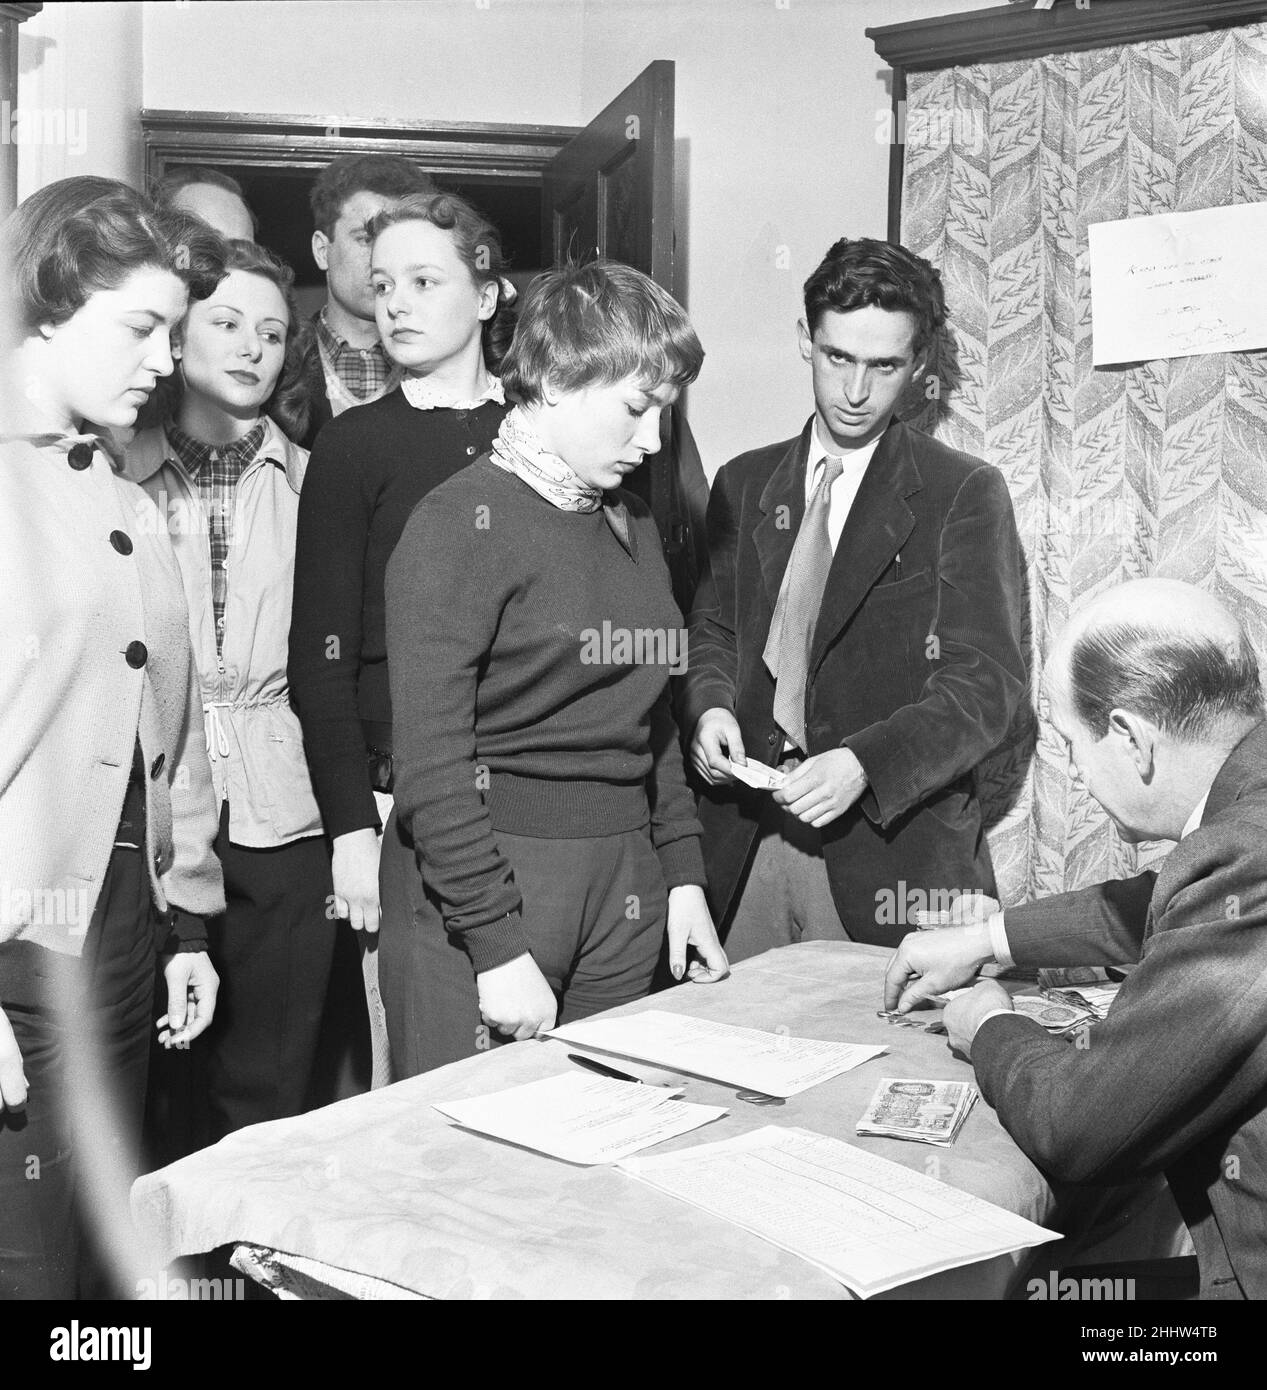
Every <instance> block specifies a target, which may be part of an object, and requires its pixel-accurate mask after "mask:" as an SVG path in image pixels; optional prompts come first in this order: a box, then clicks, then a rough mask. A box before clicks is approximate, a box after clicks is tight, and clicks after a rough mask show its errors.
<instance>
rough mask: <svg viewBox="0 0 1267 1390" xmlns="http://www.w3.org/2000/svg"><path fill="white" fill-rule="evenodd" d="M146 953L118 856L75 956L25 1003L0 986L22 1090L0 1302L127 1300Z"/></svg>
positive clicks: (127, 870)
mask: <svg viewBox="0 0 1267 1390" xmlns="http://www.w3.org/2000/svg"><path fill="white" fill-rule="evenodd" d="M142 804H143V803H142ZM142 825H143V821H142ZM140 842H141V844H144V843H145V837H144V833H143V831H142V834H141V836H140ZM155 952H156V941H155V920H154V914H153V912H152V910H151V902H150V887H149V879H148V875H147V873H146V867H145V856H144V852H143V851H141V850H136V849H115V850H114V852H113V853H112V854H111V856H110V862H109V866H108V868H107V869H106V876H105V880H104V882H103V884H102V888H101V895H100V897H99V898H98V900H97V905H96V908H95V909H94V912H93V915H92V920H91V922H90V923H89V926H88V931H87V934H86V936H85V938H84V950H83V954H82V956H81V957H80V958H79V960H77V961H74V960H68V959H61V960H50V961H49V962H48V964H49V970H48V974H47V978H46V983H47V986H48V987H47V989H45V990H43V991H41V996H42V997H41V998H40V1000H39V1002H38V1003H35V1004H32V1003H31V1001H30V1000H29V999H27V1000H26V1001H25V1002H23V1003H18V1002H12V1001H10V1000H7V999H3V998H2V994H3V978H2V977H0V1004H2V1006H3V1008H4V1012H5V1015H6V1017H7V1018H8V1020H9V1023H10V1025H11V1026H12V1028H13V1031H14V1034H15V1036H16V1037H17V1041H18V1046H19V1048H20V1049H21V1051H22V1062H23V1068H24V1070H25V1072H26V1079H27V1084H28V1087H29V1095H28V1098H27V1103H26V1106H25V1108H24V1109H23V1110H21V1111H18V1112H16V1113H14V1112H13V1111H8V1110H0V1300H6V1299H72V1298H76V1297H79V1298H85V1297H88V1298H91V1297H121V1296H128V1295H129V1294H130V1293H134V1292H135V1290H129V1289H128V1288H127V1287H125V1286H116V1285H115V1284H114V1282H113V1280H112V1276H111V1273H110V1269H109V1255H110V1253H111V1252H112V1251H113V1249H114V1247H115V1245H116V1242H117V1241H119V1240H121V1239H122V1240H127V1239H128V1236H129V1234H130V1233H129V1230H128V1226H127V1221H128V1217H127V1193H128V1187H129V1185H130V1183H131V1181H132V1179H133V1177H134V1176H135V1173H136V1164H137V1145H138V1143H139V1138H140V1128H141V1115H142V1112H143V1109H144V1104H145V1081H146V1073H147V1069H148V1060H149V1032H150V1018H151V1002H152V998H153V990H154V960H155ZM41 954H46V955H48V956H50V957H51V956H52V955H53V953H52V952H47V953H41ZM125 1278H126V1276H125Z"/></svg>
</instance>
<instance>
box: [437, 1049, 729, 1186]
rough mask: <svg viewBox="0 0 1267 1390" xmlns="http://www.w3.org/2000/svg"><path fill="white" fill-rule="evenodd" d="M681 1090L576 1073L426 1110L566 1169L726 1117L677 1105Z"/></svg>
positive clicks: (607, 1159) (710, 1108) (708, 1108)
mask: <svg viewBox="0 0 1267 1390" xmlns="http://www.w3.org/2000/svg"><path fill="white" fill-rule="evenodd" d="M681 1094H682V1092H681V1090H680V1089H678V1090H676V1091H674V1090H664V1089H663V1088H661V1087H659V1086H640V1085H638V1084H637V1083H636V1082H632V1081H615V1080H612V1079H610V1078H608V1077H605V1076H592V1075H589V1074H587V1073H583V1072H579V1071H569V1072H565V1073H564V1074H563V1075H562V1076H547V1077H545V1078H544V1079H543V1080H541V1081H530V1082H528V1083H527V1084H526V1085H524V1086H512V1087H511V1088H510V1089H509V1090H508V1091H495V1092H493V1094H491V1095H487V1096H476V1097H475V1098H474V1099H473V1100H453V1101H442V1102H434V1103H433V1108H434V1109H436V1110H438V1111H439V1112H440V1113H441V1114H442V1115H447V1116H448V1117H449V1119H451V1120H456V1121H457V1122H458V1124H460V1125H462V1126H463V1127H464V1128H466V1129H474V1130H478V1131H479V1132H480V1133H481V1134H491V1135H492V1136H493V1137H494V1138H495V1139H506V1140H508V1141H509V1142H510V1143H512V1144H522V1145H523V1146H524V1147H525V1148H529V1149H536V1150H537V1152H538V1153H543V1154H549V1155H550V1157H551V1158H564V1159H567V1160H568V1162H569V1163H614V1162H616V1160H617V1159H621V1158H628V1157H629V1155H630V1154H633V1153H637V1152H638V1150H639V1149H646V1148H650V1146H651V1145H652V1144H659V1143H662V1142H663V1141H664V1140H665V1139H673V1138H676V1137H677V1135H679V1134H686V1133H688V1132H689V1131H690V1130H692V1129H698V1128H699V1126H700V1125H706V1124H708V1123H709V1121H710V1120H716V1119H718V1118H720V1117H721V1116H722V1115H725V1114H726V1113H727V1112H726V1110H725V1108H724V1107H723V1106H720V1105H692V1104H689V1103H688V1102H686V1101H683V1100H679V1099H677V1097H679V1096H680V1095H681Z"/></svg>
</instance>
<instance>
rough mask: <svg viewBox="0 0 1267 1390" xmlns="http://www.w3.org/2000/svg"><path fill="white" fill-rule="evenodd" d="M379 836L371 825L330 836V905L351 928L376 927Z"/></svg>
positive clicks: (357, 929) (365, 928) (358, 929)
mask: <svg viewBox="0 0 1267 1390" xmlns="http://www.w3.org/2000/svg"><path fill="white" fill-rule="evenodd" d="M378 853H379V839H378V835H377V833H376V832H375V831H374V829H373V828H372V827H371V826H368V825H367V826H365V827H364V829H361V830H349V831H348V832H347V833H346V834H344V835H336V836H335V837H334V855H333V858H332V860H331V863H330V872H331V876H332V877H333V879H334V908H335V911H336V912H337V913H338V914H339V916H340V917H346V918H347V920H348V921H349V922H350V923H351V924H352V929H353V931H368V932H376V931H377V930H378V921H379V912H378Z"/></svg>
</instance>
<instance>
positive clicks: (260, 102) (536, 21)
mask: <svg viewBox="0 0 1267 1390" xmlns="http://www.w3.org/2000/svg"><path fill="white" fill-rule="evenodd" d="M584 10H585V4H584V3H583V0H487V3H483V0H303V2H302V3H298V2H296V3H292V2H291V0H251V3H249V4H245V3H240V2H239V3H230V0H200V3H198V4H192V5H185V4H178V3H173V0H155V2H154V3H148V4H146V5H145V6H144V11H145V50H144V52H145V65H144V66H145V105H146V106H153V107H159V108H185V107H189V108H191V109H199V108H206V109H209V110H216V111H241V112H249V111H263V112H272V113H276V114H287V115H318V116H331V117H336V116H390V117H396V118H400V119H404V118H408V119H417V120H426V119H430V120H441V121H512V122H523V123H532V124H540V125H576V124H580V123H581V119H580V95H581V28H582V18H583V13H584Z"/></svg>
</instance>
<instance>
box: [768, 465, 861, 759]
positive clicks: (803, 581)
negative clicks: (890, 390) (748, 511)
mask: <svg viewBox="0 0 1267 1390" xmlns="http://www.w3.org/2000/svg"><path fill="white" fill-rule="evenodd" d="M843 469H844V463H843V461H842V460H841V459H838V458H834V457H832V456H831V455H828V456H827V458H825V459H824V460H823V472H822V476H821V477H820V478H819V480H818V486H817V487H816V488H815V489H814V493H813V495H812V496H811V497H810V499H809V504H808V505H807V506H806V508H805V516H804V518H803V519H802V521H801V528H800V530H799V531H798V532H797V533H796V543H795V545H793V547H792V554H791V556H790V558H789V559H788V563H787V569H786V571H785V572H784V575H783V583H782V585H781V586H780V588H779V601H778V603H777V604H776V605H775V609H774V619H773V621H772V622H771V623H770V635H769V637H768V638H767V639H766V644H765V651H764V652H763V653H762V656H763V659H764V661H765V664H766V666H767V668H768V669H769V671H770V674H771V675H772V676H773V677H774V679H775V687H774V717H775V720H776V721H777V722H778V725H779V728H781V729H782V730H783V732H784V733H785V734H786V735H787V736H788V738H790V739H791V740H792V742H793V743H794V744H796V746H797V747H798V748H799V749H801V751H802V752H805V753H808V752H809V749H808V747H807V746H806V743H805V681H806V678H807V676H808V675H809V652H810V644H811V643H812V641H813V640H814V628H815V625H816V624H817V622H818V610H819V608H820V607H821V605H822V601H823V590H824V588H826V586H827V571H828V570H830V569H831V561H832V554H831V540H830V538H829V537H828V534H827V516H828V513H829V512H830V511H831V485H832V484H833V483H834V482H835V481H836V479H837V478H839V477H840V475H841V472H842V471H843Z"/></svg>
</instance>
